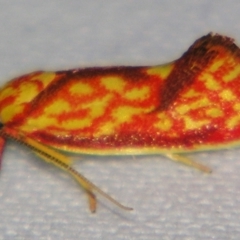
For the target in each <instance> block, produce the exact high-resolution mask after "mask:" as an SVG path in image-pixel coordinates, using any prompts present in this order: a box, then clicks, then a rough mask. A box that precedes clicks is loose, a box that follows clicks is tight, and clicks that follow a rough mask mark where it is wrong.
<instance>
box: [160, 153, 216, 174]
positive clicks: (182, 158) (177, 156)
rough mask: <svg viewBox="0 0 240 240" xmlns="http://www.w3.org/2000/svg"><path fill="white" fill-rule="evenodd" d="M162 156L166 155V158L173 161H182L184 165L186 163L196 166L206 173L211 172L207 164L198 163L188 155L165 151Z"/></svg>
mask: <svg viewBox="0 0 240 240" xmlns="http://www.w3.org/2000/svg"><path fill="white" fill-rule="evenodd" d="M164 156H166V157H167V158H169V159H171V160H173V161H175V162H179V163H183V164H185V165H188V166H190V167H193V168H196V169H198V170H200V171H202V172H206V173H211V172H212V170H211V168H209V167H208V166H205V165H203V164H201V163H198V162H196V161H194V160H192V159H190V158H188V157H185V156H182V155H180V154H176V153H166V154H164Z"/></svg>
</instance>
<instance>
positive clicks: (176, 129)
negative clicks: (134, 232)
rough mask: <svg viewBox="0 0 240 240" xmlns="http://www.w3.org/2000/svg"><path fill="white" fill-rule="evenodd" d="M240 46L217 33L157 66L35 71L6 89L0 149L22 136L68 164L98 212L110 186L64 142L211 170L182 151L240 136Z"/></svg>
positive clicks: (227, 143) (78, 148)
mask: <svg viewBox="0 0 240 240" xmlns="http://www.w3.org/2000/svg"><path fill="white" fill-rule="evenodd" d="M239 113H240V49H239V48H238V47H237V46H236V45H235V44H234V42H233V40H232V39H230V38H228V37H224V36H221V35H217V34H215V35H214V34H208V35H206V36H203V37H201V38H200V39H198V40H197V41H196V42H194V44H193V45H192V46H191V47H190V48H189V49H188V50H187V51H186V52H185V53H184V54H183V55H182V57H180V58H179V59H177V60H176V61H173V62H170V63H168V64H164V65H157V66H140V67H125V66H120V67H99V68H98V67H94V68H80V69H73V70H66V71H57V72H43V71H38V72H33V73H30V74H27V75H24V76H21V77H18V78H15V79H13V80H11V81H10V82H8V83H7V84H5V85H4V86H3V87H2V88H1V89H0V121H1V128H0V146H1V148H0V153H1V156H2V152H3V149H4V143H5V141H6V140H7V139H13V140H16V141H17V142H19V143H22V144H24V145H26V146H28V147H29V148H31V149H32V150H33V151H34V152H35V153H36V154H37V155H39V156H40V157H41V158H42V159H44V160H46V161H47V162H49V163H52V164H54V165H56V166H57V167H59V168H61V169H63V170H65V171H67V172H68V173H69V174H70V175H72V176H73V177H74V178H75V179H76V180H77V181H78V182H79V183H80V185H81V186H82V187H83V188H84V189H85V190H86V193H87V196H88V200H89V206H90V209H91V211H92V212H94V211H95V210H96V204H97V200H96V196H95V194H96V193H99V194H101V195H103V196H104V197H106V198H108V199H109V200H110V201H112V202H113V203H115V204H117V205H118V206H120V207H121V208H124V209H127V210H130V209H131V208H128V207H125V206H123V205H122V204H120V203H119V202H117V201H116V200H114V199H113V198H112V197H110V196H109V195H107V194H106V193H104V192H103V191H102V190H100V189H99V188H98V187H97V186H95V185H94V184H93V183H91V182H90V181H89V180H88V179H86V178H85V177H84V176H82V175H81V174H80V173H78V172H77V171H76V170H75V169H74V168H73V167H72V166H71V159H70V158H69V157H67V156H65V155H64V154H63V153H61V152H59V151H58V149H59V150H64V151H69V152H76V153H81V154H96V155H121V154H122V155H127V154H128V155H135V154H161V155H164V156H166V157H168V158H170V159H172V160H175V161H178V162H182V163H184V164H187V165H190V166H193V167H195V168H198V169H200V170H202V171H205V172H210V169H209V168H208V167H207V166H204V165H202V164H200V163H197V162H195V161H193V160H191V159H189V158H187V157H185V156H184V155H183V153H185V152H191V151H199V150H214V149H217V148H222V147H224V148H226V147H231V146H235V145H238V144H239V142H240V114H239Z"/></svg>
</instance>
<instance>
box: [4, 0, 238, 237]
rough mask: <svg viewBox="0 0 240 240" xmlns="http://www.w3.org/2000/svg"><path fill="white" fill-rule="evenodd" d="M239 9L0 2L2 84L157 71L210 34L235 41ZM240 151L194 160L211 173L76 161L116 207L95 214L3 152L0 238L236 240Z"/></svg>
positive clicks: (53, 176) (49, 175) (155, 163)
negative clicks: (53, 73) (108, 68)
mask: <svg viewBox="0 0 240 240" xmlns="http://www.w3.org/2000/svg"><path fill="white" fill-rule="evenodd" d="M239 12H240V2H239V1H237V0H235V1H234V0H232V1H209V0H202V1H198V0H191V1H190V0H188V1H187V0H183V1H177V0H175V1H168V0H164V1H157V0H150V1H142V0H138V1H137V0H133V1H129V0H122V1H115V0H114V1H110V0H109V1H108V0H99V1H80V0H69V1H63V0H48V1H44V0H43V1H33V0H0V20H1V25H0V34H1V38H0V55H1V61H0V80H1V83H4V82H6V81H7V80H8V79H10V78H12V77H15V76H17V75H21V74H23V73H27V72H30V71H32V70H39V69H46V70H47V69H48V70H61V69H67V68H73V67H80V66H82V67H83V66H96V65H98V66H105V65H146V64H160V63H165V62H168V61H172V60H174V59H176V58H178V57H179V56H180V55H181V54H182V53H183V52H184V51H185V50H186V49H187V48H188V47H189V46H190V44H192V43H193V41H194V40H196V39H197V38H198V37H200V36H202V35H204V34H206V33H208V32H210V31H213V32H218V33H221V34H226V35H228V36H231V37H234V38H235V39H236V42H238V43H240V26H239V20H240V17H239ZM239 155H240V149H234V150H224V151H216V152H203V153H197V154H192V155H191V157H193V158H194V159H197V160H199V161H200V162H202V163H204V164H206V165H208V166H210V167H211V168H212V169H213V173H212V174H210V175H207V174H203V173H200V172H198V171H196V170H194V169H190V168H188V167H185V166H182V165H178V164H176V163H173V162H171V161H169V160H166V159H165V158H164V157H161V156H151V157H150V156H145V157H141V156H140V157H101V158H100V157H95V156H90V157H81V160H79V161H75V166H76V168H77V169H78V170H79V171H80V172H82V173H84V175H86V176H87V177H88V178H89V179H91V180H92V181H93V182H94V183H96V184H97V185H98V186H100V187H102V188H103V189H104V190H106V191H107V192H109V193H111V195H112V196H114V197H115V198H117V199H118V200H119V201H121V202H122V203H123V204H126V205H128V206H131V207H133V208H134V211H132V212H124V211H123V210H119V209H117V208H116V207H114V206H112V205H111V204H110V203H109V202H108V201H106V200H105V199H101V203H99V205H98V211H97V213H96V214H91V213H90V212H89V210H88V206H87V201H86V200H87V199H86V196H85V194H84V192H83V191H82V190H81V188H79V187H78V185H77V184H76V183H75V182H74V181H73V180H72V179H71V178H70V177H68V176H67V175H65V174H64V173H63V172H61V171H59V170H58V169H56V168H54V167H53V166H50V165H48V164H46V163H44V162H42V161H41V160H39V159H38V158H37V157H36V156H34V155H33V154H32V153H31V152H30V151H29V150H28V149H25V148H22V147H21V146H18V145H16V144H15V143H11V142H10V143H9V144H8V145H7V148H6V151H5V154H4V159H3V164H2V170H1V174H0V201H1V204H0V240H1V239H5V240H10V239H11V240H12V239H38V240H39V239H48V240H55V239H58V240H61V239H69V240H70V239H139V240H141V239H163V240H171V239H188V240H190V239H191V240H192V239H204V240H205V239H218V240H224V239H240V190H239V189H240V181H239V180H240V176H239V172H240V159H239Z"/></svg>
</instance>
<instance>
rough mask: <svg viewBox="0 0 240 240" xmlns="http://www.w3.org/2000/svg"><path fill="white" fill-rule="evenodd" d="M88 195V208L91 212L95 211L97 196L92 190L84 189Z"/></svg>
mask: <svg viewBox="0 0 240 240" xmlns="http://www.w3.org/2000/svg"><path fill="white" fill-rule="evenodd" d="M86 192H87V196H88V204H89V209H90V211H91V212H92V213H95V212H96V209H97V198H96V196H95V194H94V193H93V192H92V191H86Z"/></svg>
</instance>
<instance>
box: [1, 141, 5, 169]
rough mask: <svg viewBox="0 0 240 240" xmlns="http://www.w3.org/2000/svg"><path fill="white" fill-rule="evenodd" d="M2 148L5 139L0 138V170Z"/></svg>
mask: <svg viewBox="0 0 240 240" xmlns="http://www.w3.org/2000/svg"><path fill="white" fill-rule="evenodd" d="M4 146H5V139H4V138H2V137H0V169H1V168H2V156H3V150H4Z"/></svg>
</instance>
